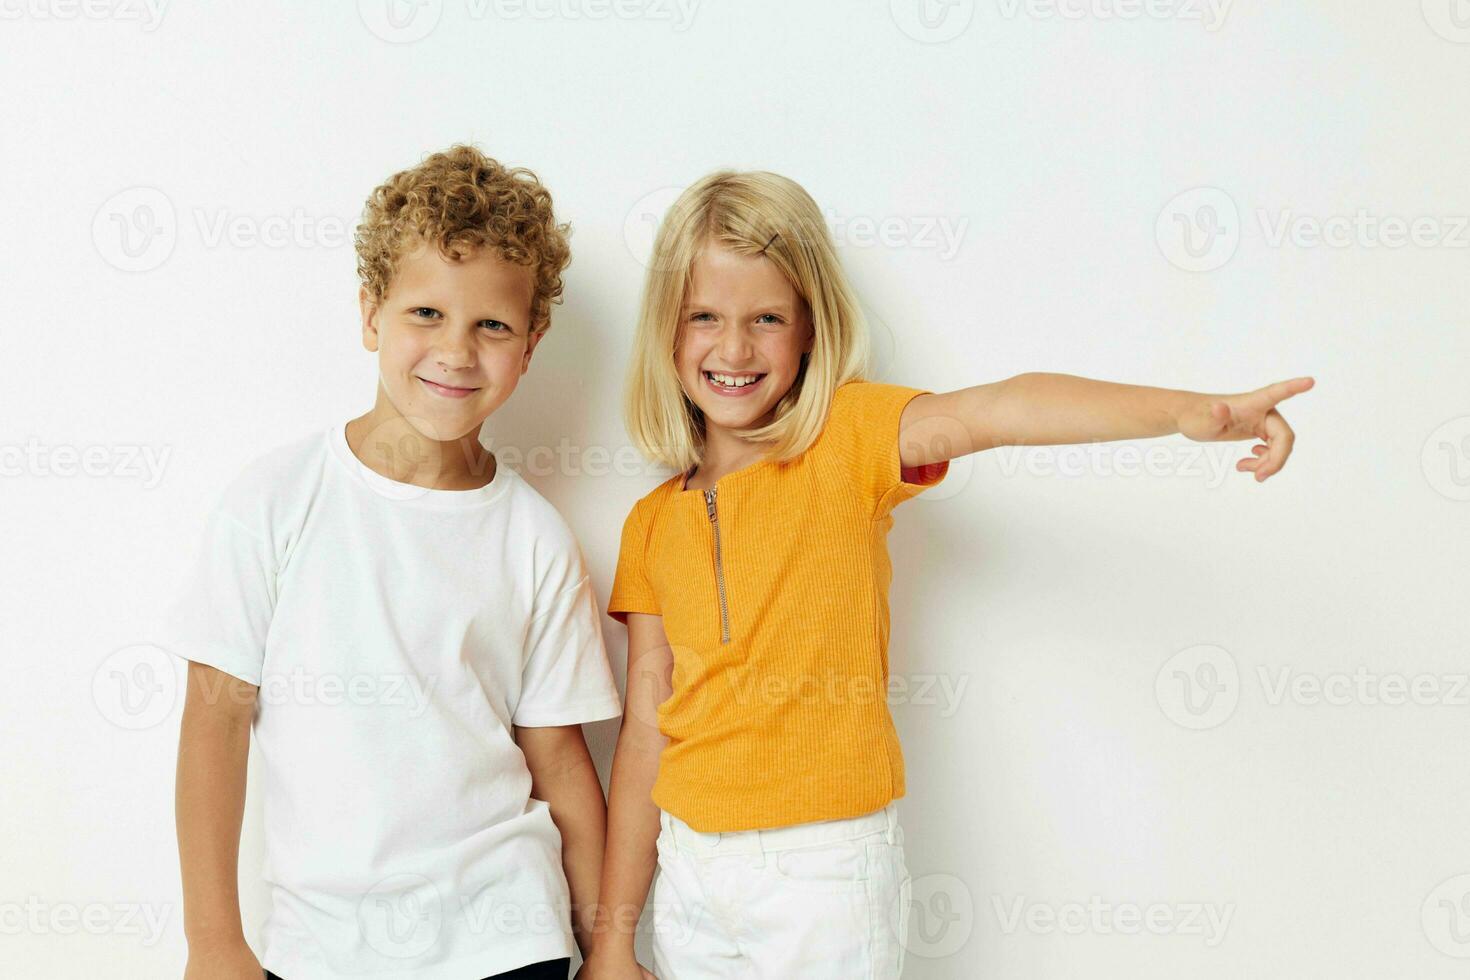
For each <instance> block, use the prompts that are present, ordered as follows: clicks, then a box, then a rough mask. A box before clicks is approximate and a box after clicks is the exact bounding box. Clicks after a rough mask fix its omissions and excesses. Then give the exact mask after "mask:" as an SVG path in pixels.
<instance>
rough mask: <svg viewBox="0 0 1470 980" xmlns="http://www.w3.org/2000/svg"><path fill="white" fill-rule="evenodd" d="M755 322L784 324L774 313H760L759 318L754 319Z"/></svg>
mask: <svg viewBox="0 0 1470 980" xmlns="http://www.w3.org/2000/svg"><path fill="white" fill-rule="evenodd" d="M756 321H757V322H760V321H766V322H768V323H783V322H785V321H783V320H782V319H781V318H780V317H779V316H777V315H776V314H774V313H762V314H761V315H760V316H758V317H756Z"/></svg>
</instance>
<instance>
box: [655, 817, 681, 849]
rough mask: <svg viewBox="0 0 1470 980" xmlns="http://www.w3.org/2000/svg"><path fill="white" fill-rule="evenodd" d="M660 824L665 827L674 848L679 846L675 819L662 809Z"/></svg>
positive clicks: (659, 818)
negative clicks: (675, 830)
mask: <svg viewBox="0 0 1470 980" xmlns="http://www.w3.org/2000/svg"><path fill="white" fill-rule="evenodd" d="M658 822H659V823H660V824H661V825H662V826H663V830H664V833H665V834H667V835H668V839H669V843H670V844H672V845H674V847H676V848H677V847H678V846H679V837H678V835H677V834H676V833H675V832H674V818H673V815H672V814H671V813H669V811H667V810H664V809H660V810H659V811H658Z"/></svg>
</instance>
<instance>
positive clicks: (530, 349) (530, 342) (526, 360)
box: [521, 330, 546, 374]
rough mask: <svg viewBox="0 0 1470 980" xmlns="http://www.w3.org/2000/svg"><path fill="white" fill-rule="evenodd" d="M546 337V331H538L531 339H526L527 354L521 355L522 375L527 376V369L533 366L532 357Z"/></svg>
mask: <svg viewBox="0 0 1470 980" xmlns="http://www.w3.org/2000/svg"><path fill="white" fill-rule="evenodd" d="M544 336H546V331H545V330H537V331H534V332H533V333H532V334H531V335H530V336H529V337H527V338H526V352H525V353H524V354H522V355H521V373H522V374H525V373H526V369H527V368H529V367H530V366H531V355H532V354H533V353H535V351H536V345H537V344H539V343H541V338H542V337H544Z"/></svg>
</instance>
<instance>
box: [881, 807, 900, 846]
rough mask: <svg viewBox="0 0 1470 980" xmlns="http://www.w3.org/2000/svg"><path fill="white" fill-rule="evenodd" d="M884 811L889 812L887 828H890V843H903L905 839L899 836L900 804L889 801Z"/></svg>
mask: <svg viewBox="0 0 1470 980" xmlns="http://www.w3.org/2000/svg"><path fill="white" fill-rule="evenodd" d="M884 813H885V814H887V817H888V828H887V830H888V843H890V844H901V843H903V841H902V840H901V839H900V837H899V829H898V804H896V803H889V804H888V806H886V807H885V808H884Z"/></svg>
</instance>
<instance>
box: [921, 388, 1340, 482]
mask: <svg viewBox="0 0 1470 980" xmlns="http://www.w3.org/2000/svg"><path fill="white" fill-rule="evenodd" d="M1314 383H1315V382H1314V381H1313V379H1311V378H1309V377H1303V378H1293V379H1292V380H1290V381H1279V382H1277V383H1275V384H1270V385H1267V386H1266V387H1264V388H1257V389H1256V390H1255V391H1249V392H1245V393H1243V394H1238V395H1206V394H1200V393H1199V392H1193V391H1176V390H1173V389H1169V388H1148V387H1144V386H1141V385H1125V384H1115V383H1113V382H1110V381H1094V380H1092V379H1091V378H1079V377H1077V376H1075V375H1070V374H1048V373H1042V372H1031V373H1027V374H1018V375H1016V376H1015V377H1012V378H1006V379H1005V380H1004V381H996V382H994V383H991V384H984V385H976V386H975V387H973V388H961V389H959V390H957V391H949V392H944V393H936V394H926V395H918V396H916V397H915V398H913V399H912V400H911V401H910V402H909V403H908V405H907V407H905V409H904V412H903V417H902V419H901V420H900V422H899V431H900V436H899V458H900V460H901V462H902V465H903V466H904V468H906V469H908V468H913V467H919V466H926V465H930V464H933V463H938V462H941V461H943V460H946V459H955V458H956V457H959V456H965V455H968V454H969V453H976V452H981V451H983V450H986V449H994V448H995V447H997V446H1054V445H1070V444H1073V443H1087V442H1110V441H1112V440H1115V439H1146V438H1150V437H1153V436H1165V435H1171V434H1172V433H1175V432H1178V433H1181V434H1183V435H1185V436H1188V437H1189V438H1190V439H1194V440H1196V441H1199V442H1225V441H1236V440H1242V439H1259V440H1261V443H1262V444H1261V445H1256V446H1253V447H1251V453H1252V456H1253V458H1251V459H1242V460H1239V461H1238V462H1237V463H1236V464H1235V468H1236V469H1237V470H1240V471H1242V472H1245V471H1251V472H1254V473H1255V475H1256V482H1257V483H1259V482H1261V481H1263V480H1265V479H1266V478H1267V477H1268V476H1271V475H1273V474H1275V473H1276V472H1277V471H1279V470H1280V469H1281V467H1283V466H1285V465H1286V459H1287V457H1288V456H1290V455H1291V447H1292V442H1293V441H1294V439H1295V435H1294V433H1293V432H1292V430H1291V426H1289V425H1287V424H1286V420H1285V419H1284V418H1282V417H1281V413H1280V412H1278V411H1277V410H1276V406H1277V405H1278V404H1279V403H1281V402H1283V401H1285V400H1286V399H1288V398H1290V397H1292V396H1293V395H1298V394H1300V393H1302V392H1304V391H1307V390H1308V389H1310V388H1311V387H1312V385H1313V384H1314Z"/></svg>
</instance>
